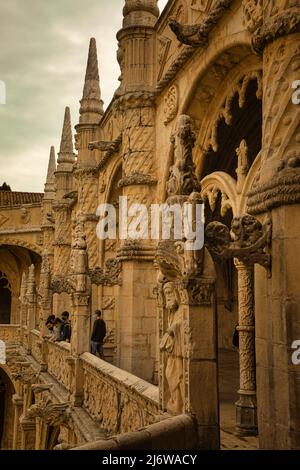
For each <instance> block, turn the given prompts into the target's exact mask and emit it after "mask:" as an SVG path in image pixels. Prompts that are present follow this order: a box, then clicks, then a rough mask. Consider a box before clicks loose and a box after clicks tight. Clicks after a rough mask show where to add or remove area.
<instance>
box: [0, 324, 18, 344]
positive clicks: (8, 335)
mask: <svg viewBox="0 0 300 470" xmlns="http://www.w3.org/2000/svg"><path fill="white" fill-rule="evenodd" d="M0 340H1V341H4V342H7V341H18V342H19V341H20V325H0Z"/></svg>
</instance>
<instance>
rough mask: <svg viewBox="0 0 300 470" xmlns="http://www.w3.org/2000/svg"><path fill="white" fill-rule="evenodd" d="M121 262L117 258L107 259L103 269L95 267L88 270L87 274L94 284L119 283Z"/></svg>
mask: <svg viewBox="0 0 300 470" xmlns="http://www.w3.org/2000/svg"><path fill="white" fill-rule="evenodd" d="M121 270H122V264H121V262H120V261H119V260H117V259H109V260H107V262H106V265H105V269H103V268H100V267H97V268H95V269H90V270H89V276H90V278H91V282H92V284H95V285H96V286H101V285H103V286H114V285H120V283H121V279H120V274H121Z"/></svg>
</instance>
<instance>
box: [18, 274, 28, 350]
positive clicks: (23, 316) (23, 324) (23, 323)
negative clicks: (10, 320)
mask: <svg viewBox="0 0 300 470" xmlns="http://www.w3.org/2000/svg"><path fill="white" fill-rule="evenodd" d="M26 292H27V275H26V273H25V272H23V274H22V281H21V288H20V297H19V301H20V326H21V342H22V343H24V342H25V340H26V328H27V306H26Z"/></svg>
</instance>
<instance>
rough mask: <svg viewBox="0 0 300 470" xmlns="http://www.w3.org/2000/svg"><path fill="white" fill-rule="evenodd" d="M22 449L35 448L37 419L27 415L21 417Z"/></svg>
mask: <svg viewBox="0 0 300 470" xmlns="http://www.w3.org/2000/svg"><path fill="white" fill-rule="evenodd" d="M20 426H21V450H35V441H36V427H35V419H33V418H27V417H26V416H23V417H21V419H20Z"/></svg>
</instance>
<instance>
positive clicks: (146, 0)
mask: <svg viewBox="0 0 300 470" xmlns="http://www.w3.org/2000/svg"><path fill="white" fill-rule="evenodd" d="M123 16H124V20H123V28H126V27H127V26H143V25H144V26H154V25H155V23H156V21H157V18H158V17H159V8H158V6H157V0H125V6H124V8H123Z"/></svg>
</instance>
